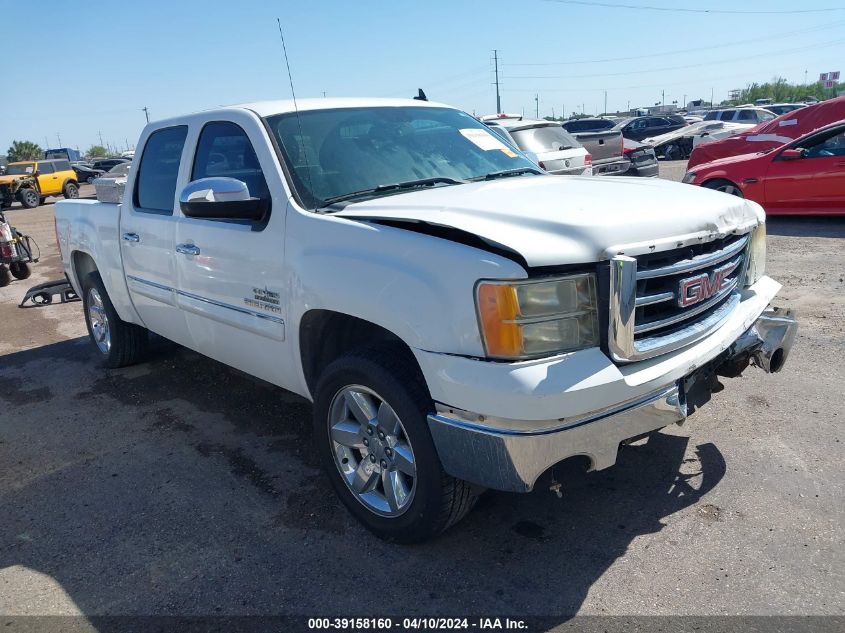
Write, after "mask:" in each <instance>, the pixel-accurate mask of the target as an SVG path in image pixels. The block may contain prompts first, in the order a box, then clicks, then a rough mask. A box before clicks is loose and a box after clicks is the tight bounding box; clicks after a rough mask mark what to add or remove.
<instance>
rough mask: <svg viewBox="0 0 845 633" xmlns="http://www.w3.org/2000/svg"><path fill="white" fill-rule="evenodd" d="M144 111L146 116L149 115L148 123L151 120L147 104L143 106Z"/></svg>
mask: <svg viewBox="0 0 845 633" xmlns="http://www.w3.org/2000/svg"><path fill="white" fill-rule="evenodd" d="M141 109H142V110H143V111H144V116H145V117H147V123H149V122H150V109H149V108H148V107H147V106H144V107H143V108H141Z"/></svg>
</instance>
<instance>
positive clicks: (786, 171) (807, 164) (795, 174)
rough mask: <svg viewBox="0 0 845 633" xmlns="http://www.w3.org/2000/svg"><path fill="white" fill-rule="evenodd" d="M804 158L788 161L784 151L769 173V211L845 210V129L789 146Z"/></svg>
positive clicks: (779, 154)
mask: <svg viewBox="0 0 845 633" xmlns="http://www.w3.org/2000/svg"><path fill="white" fill-rule="evenodd" d="M787 148H790V149H800V150H802V152H803V156H802V157H801V158H794V159H789V160H784V159H783V157H782V156H781V152H777V155H776V156H775V157H774V159H773V160H772V162H771V164H770V166H769V170H768V172H767V173H766V182H765V192H766V204H765V205H764V206H765V208H766V210H767V211H772V212H775V213H776V212H781V213H809V214H816V213H819V214H823V213H836V212H840V213H841V212H842V211H843V210H845V129H842V128H836V129H833V130H826V131H825V132H823V133H821V134H818V135H816V136H813V137H810V138H805V139H802V140H799V141H795V142H793V143H791V144H790V145H788V146H787Z"/></svg>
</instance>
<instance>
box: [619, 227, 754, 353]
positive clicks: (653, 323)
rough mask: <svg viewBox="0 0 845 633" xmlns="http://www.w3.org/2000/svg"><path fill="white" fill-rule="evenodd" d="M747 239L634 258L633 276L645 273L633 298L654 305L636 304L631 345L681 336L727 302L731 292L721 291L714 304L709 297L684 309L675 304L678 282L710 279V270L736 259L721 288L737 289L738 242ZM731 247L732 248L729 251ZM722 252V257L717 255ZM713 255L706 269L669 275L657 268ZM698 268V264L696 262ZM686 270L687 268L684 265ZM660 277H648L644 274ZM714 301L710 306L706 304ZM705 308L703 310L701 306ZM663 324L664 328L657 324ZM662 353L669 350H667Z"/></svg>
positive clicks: (742, 261)
mask: <svg viewBox="0 0 845 633" xmlns="http://www.w3.org/2000/svg"><path fill="white" fill-rule="evenodd" d="M745 240H747V236H745V235H729V236H726V237H724V238H720V239H717V240H713V241H711V242H706V243H703V244H695V245H692V246H685V247H682V248H676V249H672V250H670V251H663V252H660V253H650V254H647V255H642V256H640V257H638V258H637V276H638V277H640V276H641V275H643V273H646V274H645V275H643V276H645V277H646V278H644V279H643V278H639V279H638V280H637V291H636V294H637V298H638V299H639V300H640V301H648V300H653V301H655V302H654V303H647V304H646V305H640V306H638V307H637V308H636V310H635V312H634V326H635V329H638V330H640V331H639V332H635V334H634V340H635V342H644V341H645V342H647V341H648V340H650V339H660V338H664V337H665V338H667V339H671V338H672V336H673V335H676V334H677V335H679V337H682V335H683V332H684V331H685V330H688V329H690V328H692V327H694V326H695V325H696V324H697V323H699V322H701V321H703V320H705V319H707V318H708V317H709V316H710V315H711V314H713V313H714V312H715V311H717V310H719V308H720V307H722V306H723V305H724V304H725V302H727V301H728V300H729V299H730V297H731V295H732V294H733V292H727V291H725V294H724V296H722V297H721V298H719V299H718V300H715V301H714V297H716V296H718V295H717V294H716V293H714V294H713V295H711V296H709V297H707V298H705V299H703V300H701V301H699V302H697V303H695V304H692V305H690V306H687V307H681V306H680V305H678V300H679V297H680V292H681V290H680V286H681V281H682V280H684V279H688V278H690V277H696V276H700V275H702V274H706V275H708V278H709V279H711V280H712V279H713V274H714V271H716V270H717V269H719V268H721V267H722V266H725V265H726V264H727V263H730V262H733V261H737V260H739V265H738V266H737V267H736V269H735V270H733V271H732V272H731V273H730V274H729V275H728V276H727V277H725V279H724V280H723V286H721V287H722V288H727V287H728V286H738V285H739V283H740V281H741V278H742V275H743V271H744V268H745V252H744V250H742V249H741V250H738V251H737V249H739V248H740V244H739V242H741V241H742V242H743V243H744V241H745ZM732 247H733V248H732ZM723 251H725V255H724V256H722V255H721V253H722V252H723ZM708 255H713V256H714V257H713V258H714V259H716V261H715V262H714V263H711V264H707V265H706V266H701V267H695V268H694V269H692V270H689V269H687V270H681V271H680V272H672V271H671V269H669V270H667V271H663V270H661V269H664V268H667V267H671V266H679V265H680V266H683V265H684V264H685V263H686V262H688V260H693V259H695V258H700V257H706V256H708ZM699 266H700V263H699ZM687 268H689V266H687ZM649 271H650V272H651V273H652V274H656V275H660V276H654V277H648V274H647V273H648V272H649ZM711 301H714V302H713V303H709V302H711ZM704 306H706V307H704ZM663 321H666V322H667V323H665V324H664V325H659V324H660V323H661V322H663ZM666 351H669V349H667V350H666Z"/></svg>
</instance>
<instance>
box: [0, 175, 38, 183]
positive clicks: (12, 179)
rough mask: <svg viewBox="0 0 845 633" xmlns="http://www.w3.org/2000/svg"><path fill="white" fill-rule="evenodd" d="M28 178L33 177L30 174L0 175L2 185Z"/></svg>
mask: <svg viewBox="0 0 845 633" xmlns="http://www.w3.org/2000/svg"><path fill="white" fill-rule="evenodd" d="M26 178H32V176H31V175H29V174H6V175H4V176H0V185H8V184H11V183H13V182H15V181H16V180H24V179H26Z"/></svg>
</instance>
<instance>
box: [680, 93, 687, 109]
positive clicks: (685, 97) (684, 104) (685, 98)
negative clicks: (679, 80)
mask: <svg viewBox="0 0 845 633" xmlns="http://www.w3.org/2000/svg"><path fill="white" fill-rule="evenodd" d="M681 107H682V108H686V107H687V96H686V95H684V102H683V103H682V104H681Z"/></svg>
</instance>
